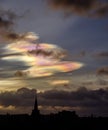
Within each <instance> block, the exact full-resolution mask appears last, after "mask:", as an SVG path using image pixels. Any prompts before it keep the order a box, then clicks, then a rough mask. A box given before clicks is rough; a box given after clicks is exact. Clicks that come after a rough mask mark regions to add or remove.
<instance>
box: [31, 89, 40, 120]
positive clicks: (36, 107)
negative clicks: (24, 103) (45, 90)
mask: <svg viewBox="0 0 108 130" xmlns="http://www.w3.org/2000/svg"><path fill="white" fill-rule="evenodd" d="M39 115H40V112H39V110H38V103H37V91H36V94H35V102H34V108H33V110H32V113H31V116H33V117H36V118H39Z"/></svg>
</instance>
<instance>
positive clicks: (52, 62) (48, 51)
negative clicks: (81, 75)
mask: <svg viewBox="0 0 108 130" xmlns="http://www.w3.org/2000/svg"><path fill="white" fill-rule="evenodd" d="M10 37H11V38H13V37H14V35H10ZM38 38H39V37H38V36H37V35H36V34H35V33H33V32H29V33H25V34H20V35H16V36H15V37H14V42H13V43H11V44H7V45H6V47H5V48H4V49H5V50H6V52H10V53H11V54H10V55H9V54H8V55H6V56H3V57H2V60H9V61H22V62H24V63H25V64H26V66H29V68H28V69H26V70H23V71H17V72H16V73H15V76H22V77H23V76H24V77H25V76H30V77H43V76H50V75H53V74H55V73H58V72H70V71H73V70H77V69H79V68H81V67H82V66H83V64H82V63H80V62H73V61H66V60H64V57H66V55H67V53H66V51H65V50H64V49H62V48H60V47H59V46H57V45H54V44H48V43H38ZM17 53H19V55H16V54H17ZM13 54H15V55H13Z"/></svg>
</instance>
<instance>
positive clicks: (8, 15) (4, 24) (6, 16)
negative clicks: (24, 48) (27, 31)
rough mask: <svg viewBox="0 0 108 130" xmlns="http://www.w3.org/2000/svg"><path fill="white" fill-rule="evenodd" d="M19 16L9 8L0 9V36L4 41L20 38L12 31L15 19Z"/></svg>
mask: <svg viewBox="0 0 108 130" xmlns="http://www.w3.org/2000/svg"><path fill="white" fill-rule="evenodd" d="M20 17H23V16H20V15H17V14H16V13H15V12H13V11H11V10H3V9H1V10H0V35H1V36H0V38H1V39H3V40H4V41H10V40H11V41H12V40H16V39H19V38H22V36H20V35H19V34H17V33H15V32H14V26H15V25H16V20H17V19H18V18H20Z"/></svg>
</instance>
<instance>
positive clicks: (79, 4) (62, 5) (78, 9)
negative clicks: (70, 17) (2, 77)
mask: <svg viewBox="0 0 108 130" xmlns="http://www.w3.org/2000/svg"><path fill="white" fill-rule="evenodd" d="M48 2H49V5H50V6H51V7H52V8H53V9H55V10H58V9H60V10H63V11H64V12H66V13H67V14H71V13H75V14H78V15H86V16H105V15H107V14H108V2H107V1H106V2H105V1H101V0H48Z"/></svg>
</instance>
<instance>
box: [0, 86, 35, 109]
mask: <svg viewBox="0 0 108 130" xmlns="http://www.w3.org/2000/svg"><path fill="white" fill-rule="evenodd" d="M35 93H36V90H35V89H28V88H21V89H18V90H17V91H10V92H8V91H5V92H1V93H0V105H3V106H5V107H8V106H10V105H12V106H15V107H23V106H25V107H27V106H31V105H33V102H34V97H35Z"/></svg>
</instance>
